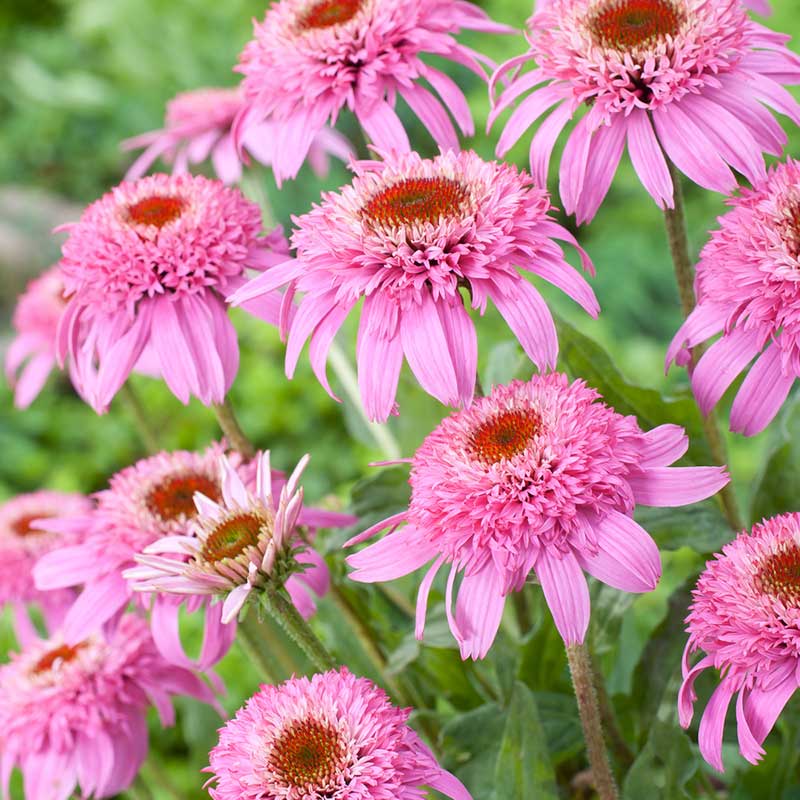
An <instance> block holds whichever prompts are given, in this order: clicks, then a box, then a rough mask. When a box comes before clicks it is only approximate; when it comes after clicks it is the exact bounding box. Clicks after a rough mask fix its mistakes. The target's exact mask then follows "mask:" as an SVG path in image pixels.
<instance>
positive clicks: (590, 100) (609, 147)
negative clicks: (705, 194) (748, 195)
mask: <svg viewBox="0 0 800 800" xmlns="http://www.w3.org/2000/svg"><path fill="white" fill-rule="evenodd" d="M787 40H788V37H787V36H784V35H782V34H778V33H774V32H773V31H770V30H768V29H767V28H765V27H763V26H762V25H759V24H758V23H756V22H753V21H752V20H750V19H749V18H748V17H747V14H746V12H745V9H744V7H743V6H742V4H741V1H740V0H715V2H708V1H707V0H550V2H547V3H545V4H544V7H543V8H541V10H540V11H539V12H538V13H536V14H534V16H533V17H532V18H531V20H530V22H529V34H528V41H529V44H530V49H529V51H528V53H527V54H525V55H523V56H518V57H516V58H512V59H511V60H509V61H507V62H506V63H505V64H504V65H503V66H502V67H500V69H499V70H498V71H497V73H496V74H495V76H494V78H493V82H496V81H498V80H499V79H500V78H501V77H503V76H504V75H506V74H507V73H509V72H512V71H514V70H516V69H517V68H518V67H520V66H522V65H523V64H526V63H528V62H535V64H536V65H537V66H536V68H535V69H533V70H531V71H528V72H524V73H521V74H517V73H516V72H513V73H512V75H513V77H512V80H511V83H510V84H509V85H508V87H507V88H506V89H505V92H504V93H503V95H502V96H501V98H500V100H499V102H498V103H497V104H496V106H495V108H494V110H493V112H492V114H491V116H490V123H491V122H493V121H494V120H495V119H496V118H497V117H498V116H499V115H500V114H501V113H502V112H503V111H504V110H505V109H507V108H509V107H510V106H511V105H512V104H513V103H514V101H515V100H517V99H518V98H519V97H521V96H522V95H524V94H525V93H527V92H529V91H530V90H531V89H533V92H532V93H531V94H530V95H528V97H526V98H525V99H524V100H523V101H522V102H521V103H520V104H519V105H518V106H517V108H516V109H515V110H514V113H513V114H512V115H511V118H510V119H509V120H508V123H507V124H506V126H505V129H504V131H503V134H502V136H501V137H500V141H499V142H498V146H497V153H498V155H499V156H502V155H505V153H507V152H508V151H509V150H510V149H511V147H512V146H513V145H514V144H515V143H516V142H517V141H518V140H519V139H520V137H521V136H522V135H523V134H524V133H525V132H526V131H527V130H528V129H529V128H530V127H531V126H532V125H533V124H534V123H536V122H537V121H538V120H540V119H542V118H543V117H545V115H546V118H545V119H544V121H543V122H541V124H540V125H539V127H538V130H537V132H536V134H535V135H534V137H533V139H532V141H531V148H530V149H531V171H532V172H533V175H534V177H535V178H536V180H537V182H538V183H540V184H541V185H543V186H544V185H545V184H546V179H547V172H548V168H549V163H550V156H551V154H552V151H553V147H554V145H555V142H556V140H557V139H558V137H559V135H560V134H561V132H562V131H563V129H564V128H565V127H566V126H567V124H568V123H569V122H570V120H572V119H574V118H576V117H578V116H580V119H579V121H578V122H577V124H576V125H575V127H574V129H573V130H572V132H571V134H570V135H569V138H568V140H567V143H566V146H565V148H564V153H563V156H562V158H561V167H560V195H561V199H562V201H563V203H564V207H565V209H566V211H567V212H568V213H570V214H572V213H574V214H575V215H576V217H577V220H578V222H579V223H583V222H587V221H589V220H591V219H592V217H594V215H595V213H596V212H597V209H598V208H599V207H600V204H601V203H602V201H603V198H604V197H605V195H606V193H607V192H608V189H609V186H610V185H611V181H612V179H613V177H614V173H615V172H616V170H617V166H618V164H619V161H620V158H621V157H622V153H623V150H624V149H625V147H626V146H627V148H628V153H629V155H630V158H631V161H632V163H633V166H634V169H635V170H636V172H637V174H638V176H639V179H640V180H641V181H642V183H643V184H644V187H645V188H646V189H647V191H648V192H649V193H650V195H651V196H652V197H653V199H654V200H655V201H656V203H658V205H659V206H661V207H662V208H664V207H668V208H672V206H673V185H672V179H671V177H670V173H669V171H668V167H667V161H666V159H665V153H666V156H667V157H668V158H669V159H670V160H671V161H672V163H673V164H674V165H675V166H676V167H677V169H678V170H680V171H681V172H683V173H684V174H686V175H687V176H688V177H689V178H690V179H691V180H693V181H694V182H695V183H698V184H699V185H700V186H703V187H705V188H707V189H711V190H713V191H717V192H722V193H724V194H728V193H730V192H731V191H733V189H734V188H735V187H736V178H735V176H734V174H733V172H732V171H731V169H734V170H736V171H738V172H741V173H742V174H743V175H745V177H747V178H748V180H750V181H751V182H753V181H757V180H759V179H761V178H763V177H764V174H765V167H764V157H763V153H765V152H766V153H772V154H774V155H779V154H780V153H781V152H782V150H783V146H784V145H785V144H786V134H785V133H784V132H783V130H782V129H781V126H780V125H779V124H778V122H777V121H776V120H775V119H774V118H773V116H772V114H770V113H769V112H768V111H767V110H766V109H765V108H764V106H763V105H762V103H763V104H764V105H766V106H769V107H770V108H771V109H773V110H774V111H777V112H779V113H782V114H786V115H787V116H789V117H790V118H791V119H792V120H793V121H794V122H795V123H798V124H800V105H798V104H797V102H795V100H794V99H793V98H792V97H791V95H790V94H789V93H788V92H787V91H786V89H784V88H783V84H796V83H800V58H799V57H798V56H797V55H795V54H794V53H791V52H790V51H789V50H788V49H787V48H786V46H785V45H786V42H787ZM584 110H585V112H586V113H585V114H584V113H583V111H584ZM662 149H663V151H662Z"/></svg>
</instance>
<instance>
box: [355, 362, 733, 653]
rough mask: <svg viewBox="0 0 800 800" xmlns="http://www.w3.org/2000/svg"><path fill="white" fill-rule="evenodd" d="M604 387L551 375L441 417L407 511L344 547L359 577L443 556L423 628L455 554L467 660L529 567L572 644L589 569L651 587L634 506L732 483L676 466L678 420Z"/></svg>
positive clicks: (649, 556)
mask: <svg viewBox="0 0 800 800" xmlns="http://www.w3.org/2000/svg"><path fill="white" fill-rule="evenodd" d="M598 398H599V395H598V393H597V392H596V391H594V390H593V389H590V388H588V387H587V386H586V385H585V384H584V383H583V382H582V381H575V382H574V383H569V381H568V380H567V378H566V376H564V375H561V374H559V373H552V374H550V375H546V376H534V377H533V378H532V379H531V380H530V381H529V382H521V381H515V382H513V383H511V384H510V385H508V386H498V387H495V388H494V389H493V390H492V392H491V394H490V395H489V396H488V397H484V398H479V399H476V400H475V401H474V402H473V404H472V405H471V406H470V407H469V408H467V409H465V410H464V411H460V412H458V413H456V414H453V415H452V416H450V417H448V418H446V419H444V420H443V421H442V422H441V423H440V425H439V426H438V427H437V428H436V429H435V430H434V431H433V432H432V433H431V434H430V435H429V436H428V437H427V438H426V439H425V441H424V442H423V443H422V445H421V446H420V448H419V449H418V450H417V452H416V454H415V456H414V458H413V460H412V466H411V477H410V479H409V483H410V484H411V502H410V505H409V507H408V510H407V511H404V512H401V513H399V514H396V515H395V516H393V517H389V518H388V519H386V520H384V521H382V522H380V523H378V524H377V525H375V526H373V527H372V528H370V529H369V530H367V531H365V532H364V533H362V534H360V535H359V536H357V537H355V539H353V540H351V542H349V543H348V544H354V543H356V542H358V541H363V540H364V539H366V538H368V537H370V536H372V535H373V534H375V533H377V532H378V531H380V530H383V529H386V528H388V529H389V530H390V533H389V535H388V536H386V537H384V538H383V539H382V540H380V541H379V542H377V543H375V544H373V545H371V546H370V547H367V548H366V549H365V550H362V551H361V552H359V553H356V554H355V555H351V556H349V557H348V559H347V562H348V564H350V566H352V567H354V568H355V571H354V572H353V573H352V574H351V576H350V577H351V578H352V579H353V580H356V581H368V582H373V581H387V580H392V579H394V578H399V577H400V576H402V575H406V574H408V573H410V572H412V571H414V570H416V569H419V568H420V567H422V566H423V565H425V564H427V563H429V562H431V561H433V565H432V567H431V568H430V569H429V571H428V573H427V575H426V576H425V578H424V580H423V581H422V583H421V585H420V589H419V598H418V604H417V628H416V633H417V637H418V638H421V637H422V635H423V630H424V623H425V614H426V607H427V601H428V595H429V593H430V590H431V586H432V584H433V580H434V578H435V577H436V574H437V572H438V571H439V570H440V569H441V568H442V566H444V565H448V564H449V566H450V570H449V577H448V580H447V590H446V604H445V609H446V611H447V616H448V620H449V623H450V628H451V630H452V631H453V634H454V636H455V637H456V639H457V640H458V642H459V645H460V647H461V656H462V658H469V657H472V658H483V657H484V656H485V655H486V653H487V652H488V650H489V648H490V646H491V644H492V642H493V641H494V638H495V635H496V634H497V630H498V627H499V625H500V619H501V616H502V613H503V607H504V604H505V598H506V595H507V594H509V593H510V592H512V591H520V590H521V589H522V587H523V585H524V584H525V582H526V580H527V578H528V575H529V573H530V572H531V571H533V572H535V574H536V577H537V578H538V580H539V583H540V584H541V586H542V591H543V592H544V596H545V599H546V600H547V603H548V605H549V606H550V610H551V611H552V613H553V617H554V619H555V623H556V626H557V628H558V630H559V632H560V633H561V636H562V637H563V638H564V640H565V642H566V643H567V644H574V643H576V642H582V641H583V638H584V635H585V633H586V628H587V625H588V623H589V590H588V587H587V583H586V578H585V577H584V574H583V573H584V571H586V572H588V573H589V574H590V575H592V576H594V577H595V578H597V579H598V580H601V581H603V582H604V583H607V584H609V585H610V586H613V587H615V588H617V589H621V590H623V591H628V592H645V591H650V590H651V589H653V588H655V585H656V583H657V582H658V579H659V577H660V575H661V561H660V558H659V554H658V548H657V547H656V544H655V542H654V541H653V540H652V539H651V538H650V536H649V534H648V533H647V532H646V531H645V530H644V529H643V528H641V527H640V526H639V525H638V524H637V523H636V522H635V521H634V520H633V518H632V514H633V510H634V507H635V506H636V505H646V506H681V505H687V504H690V503H694V502H697V501H699V500H702V499H705V498H707V497H709V496H711V495H713V494H715V493H716V492H717V491H719V489H721V488H722V487H723V486H724V485H725V484H726V483H727V482H728V476H727V474H726V472H725V470H724V469H722V468H721V467H678V468H670V467H669V466H668V465H669V464H671V463H673V462H674V461H675V460H676V459H678V458H680V457H681V456H682V455H683V454H684V453H685V452H686V449H687V447H688V439H687V437H686V434H685V433H684V431H683V429H682V428H680V427H678V426H677V425H662V426H660V427H658V428H655V429H654V430H652V431H649V432H647V433H644V432H642V431H641V430H640V428H639V426H638V424H637V422H636V419H635V418H634V417H625V416H622V415H621V414H618V413H616V412H615V411H614V410H613V409H611V408H609V407H608V406H606V405H604V404H603V403H599V402H596V401H597V400H598ZM400 526H402V527H400ZM462 573H463V579H462V581H461V584H460V588H459V589H458V597H457V600H456V606H455V612H453V609H452V602H453V592H454V587H455V580H456V577H457V576H458V575H459V574H462Z"/></svg>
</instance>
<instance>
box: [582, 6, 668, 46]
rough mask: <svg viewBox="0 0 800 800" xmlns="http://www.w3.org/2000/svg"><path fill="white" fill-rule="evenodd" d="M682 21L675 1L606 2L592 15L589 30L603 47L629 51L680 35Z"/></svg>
mask: <svg viewBox="0 0 800 800" xmlns="http://www.w3.org/2000/svg"><path fill="white" fill-rule="evenodd" d="M683 19H684V13H683V11H682V10H681V9H680V8H679V6H678V5H677V4H676V3H675V2H673V0H606V2H603V3H601V4H600V6H599V8H597V10H596V11H594V13H593V14H592V16H591V18H590V20H589V30H590V31H591V33H592V36H593V37H594V39H595V41H596V42H597V43H598V44H600V45H602V46H603V47H611V48H614V49H617V50H629V49H632V48H636V47H643V46H646V45H649V44H653V43H655V42H657V41H660V40H662V39H664V38H665V37H667V36H677V35H678V33H680V28H681V24H682V22H683Z"/></svg>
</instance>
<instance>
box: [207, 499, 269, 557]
mask: <svg viewBox="0 0 800 800" xmlns="http://www.w3.org/2000/svg"><path fill="white" fill-rule="evenodd" d="M268 527H269V520H268V519H267V517H266V516H263V515H261V514H259V513H257V512H255V511H243V512H241V513H239V514H236V515H234V516H232V517H228V518H227V519H225V520H223V521H222V522H220V523H219V524H218V525H217V526H216V527H215V528H214V530H213V531H212V532H211V533H210V534H209V536H208V538H207V539H206V541H205V543H204V545H203V549H202V550H201V551H200V555H199V559H200V560H201V561H205V562H206V563H211V564H216V563H218V562H220V561H222V560H223V559H226V558H236V557H237V556H240V555H241V554H242V553H244V552H245V551H246V550H247V548H249V547H257V546H258V540H259V537H260V536H261V534H262V533H263V532H264V530H265V529H268Z"/></svg>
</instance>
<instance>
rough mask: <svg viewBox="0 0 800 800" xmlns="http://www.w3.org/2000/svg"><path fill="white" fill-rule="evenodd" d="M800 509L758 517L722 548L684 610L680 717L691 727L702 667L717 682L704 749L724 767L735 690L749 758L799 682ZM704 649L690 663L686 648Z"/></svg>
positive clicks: (754, 758) (742, 746) (704, 727)
mask: <svg viewBox="0 0 800 800" xmlns="http://www.w3.org/2000/svg"><path fill="white" fill-rule="evenodd" d="M798 575H800V514H783V515H781V516H778V517H773V518H772V519H767V520H764V521H763V522H761V523H759V524H757V525H754V526H753V529H752V531H751V532H746V531H745V532H743V533H741V534H739V536H737V537H736V539H734V541H733V542H731V543H730V544H727V545H725V547H723V548H722V554H717V555H716V556H715V557H714V559H713V560H711V561H709V562H708V563H707V564H706V569H705V571H704V572H703V573H702V575H700V578H699V579H698V581H697V587H696V588H695V590H694V593H693V595H694V602H693V603H692V606H691V611H690V614H689V616H688V618H687V620H686V621H687V623H688V631H689V641H688V642H687V644H686V651H685V653H684V658H683V685H682V686H681V690H680V694H679V695H678V710H679V712H680V721H681V725H683V727H684V728H687V727H689V725H690V723H691V721H692V715H693V713H694V701H695V700H696V699H697V696H696V694H695V691H694V682H695V680H697V677H698V676H699V675H700V673H701V672H703V670H705V669H709V668H712V667H713V668H714V669H717V670H719V671H720V683H719V686H718V687H717V688H716V690H715V691H714V693H713V694H712V695H711V699H710V700H709V701H708V705H707V706H706V708H705V711H704V713H703V716H702V719H701V720H700V732H699V736H698V741H699V744H700V752H701V753H702V755H703V758H705V760H706V761H708V763H709V764H711V765H712V766H714V767H715V768H716V769H718V770H719V771H720V772H722V771H723V764H722V733H723V728H724V726H725V717H726V716H727V713H728V707H729V705H730V702H731V700H732V698H733V696H734V695H737V697H736V723H737V727H738V738H739V750H740V752H741V754H742V755H743V756H744V757H745V758H746V759H747V760H748V761H749V762H750V763H751V764H755V763H757V762H758V761H759V760H760V759H761V757H762V756H763V755H764V749H763V747H762V745H763V743H764V740H765V739H766V738H767V735H768V734H769V732H770V731H771V730H772V726H773V725H774V724H775V721H776V720H777V719H778V716H779V715H780V713H781V711H782V710H783V707H784V706H785V705H786V702H787V701H788V700H789V698H790V697H791V696H792V695H793V694H794V692H795V689H797V686H798V674H800V672H799V670H800V610H798V609H800V602H799V601H800V580H798ZM696 650H702V651H704V653H705V655H704V656H703V658H701V659H700V660H699V661H698V662H697V663H696V664H695V665H694V666H693V667H690V665H689V656H690V654H691V653H694V652H695V651H696Z"/></svg>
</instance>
